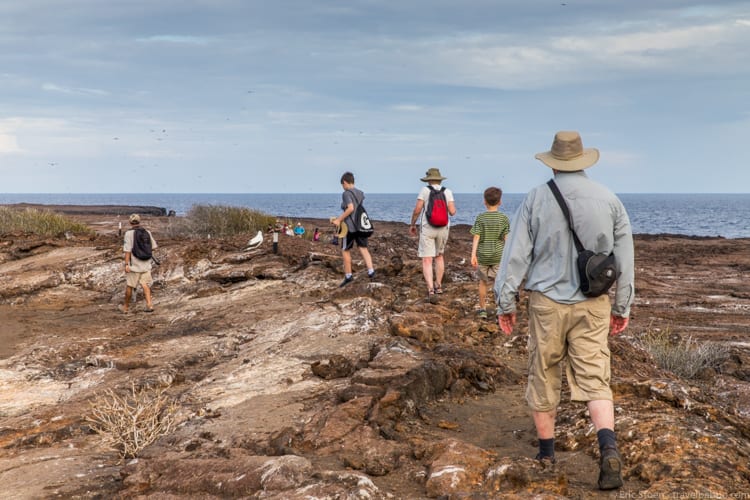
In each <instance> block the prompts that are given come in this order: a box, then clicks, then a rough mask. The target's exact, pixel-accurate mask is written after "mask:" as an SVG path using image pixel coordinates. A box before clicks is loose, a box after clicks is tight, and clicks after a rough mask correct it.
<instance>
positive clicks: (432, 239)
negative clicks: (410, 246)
mask: <svg viewBox="0 0 750 500" xmlns="http://www.w3.org/2000/svg"><path fill="white" fill-rule="evenodd" d="M449 232H450V226H445V227H432V226H431V225H429V224H427V223H426V222H425V223H423V224H422V225H421V226H420V230H419V247H418V248H417V255H418V256H419V257H437V256H438V255H443V253H445V245H446V243H448V234H449Z"/></svg>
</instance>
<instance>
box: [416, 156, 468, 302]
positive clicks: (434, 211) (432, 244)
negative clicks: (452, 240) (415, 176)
mask: <svg viewBox="0 0 750 500" xmlns="http://www.w3.org/2000/svg"><path fill="white" fill-rule="evenodd" d="M445 179H447V177H443V176H442V175H440V170H439V169H437V168H431V169H429V170H427V172H426V173H425V176H424V177H422V178H421V179H420V180H421V181H422V182H426V183H427V186H424V187H423V188H422V189H421V191H419V194H418V195H417V203H416V205H415V206H414V210H413V212H412V214H411V223H410V224H409V233H410V234H411V235H412V236H415V235H416V234H417V219H420V226H419V227H420V230H419V246H418V247H417V255H418V256H419V257H421V258H422V274H424V279H425V282H426V283H427V298H428V300H429V301H430V303H431V304H437V302H438V295H439V294H441V293H443V285H442V283H443V275H444V274H445V259H444V258H443V253H445V245H446V243H448V234H449V232H450V220H449V216H454V215H456V204H455V201H454V200H453V192H452V191H451V190H450V189H447V188H444V187H443V186H442V185H441V182H442V181H444V180H445ZM431 199H432V200H434V201H433V202H432V203H431V202H430V200H431ZM433 264H434V268H435V269H434V277H433Z"/></svg>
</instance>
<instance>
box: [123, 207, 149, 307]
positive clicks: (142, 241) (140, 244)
mask: <svg viewBox="0 0 750 500" xmlns="http://www.w3.org/2000/svg"><path fill="white" fill-rule="evenodd" d="M130 227H131V229H129V230H127V231H125V236H124V243H123V248H122V249H123V251H124V252H125V282H126V285H127V286H126V288H125V304H123V306H122V308H121V310H122V312H125V313H127V312H128V311H129V309H130V299H131V297H132V296H133V290H135V289H136V288H138V285H141V288H142V289H143V296H144V297H145V299H146V309H144V311H145V312H153V311H154V304H153V302H152V301H151V283H152V282H153V278H152V277H151V261H152V259H153V255H152V253H151V252H152V251H153V249H155V248H156V247H157V245H156V241H155V240H154V237H153V236H152V235H151V232H150V231H148V230H146V229H145V228H143V227H141V216H140V215H138V214H133V215H131V216H130Z"/></svg>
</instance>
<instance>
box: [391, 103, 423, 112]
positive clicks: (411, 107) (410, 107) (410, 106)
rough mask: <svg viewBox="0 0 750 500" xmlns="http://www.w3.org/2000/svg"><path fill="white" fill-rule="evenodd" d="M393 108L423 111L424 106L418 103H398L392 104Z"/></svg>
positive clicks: (396, 109)
mask: <svg viewBox="0 0 750 500" xmlns="http://www.w3.org/2000/svg"><path fill="white" fill-rule="evenodd" d="M391 109H393V110H394V111H422V109H423V108H422V106H418V105H416V104H397V105H395V106H392V107H391Z"/></svg>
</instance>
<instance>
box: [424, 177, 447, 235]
mask: <svg viewBox="0 0 750 500" xmlns="http://www.w3.org/2000/svg"><path fill="white" fill-rule="evenodd" d="M425 216H426V217H427V223H428V224H429V225H431V226H432V227H445V226H447V225H448V200H446V199H445V188H444V187H441V188H440V189H439V190H436V189H433V188H432V187H430V197H429V198H428V200H427V210H425Z"/></svg>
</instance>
